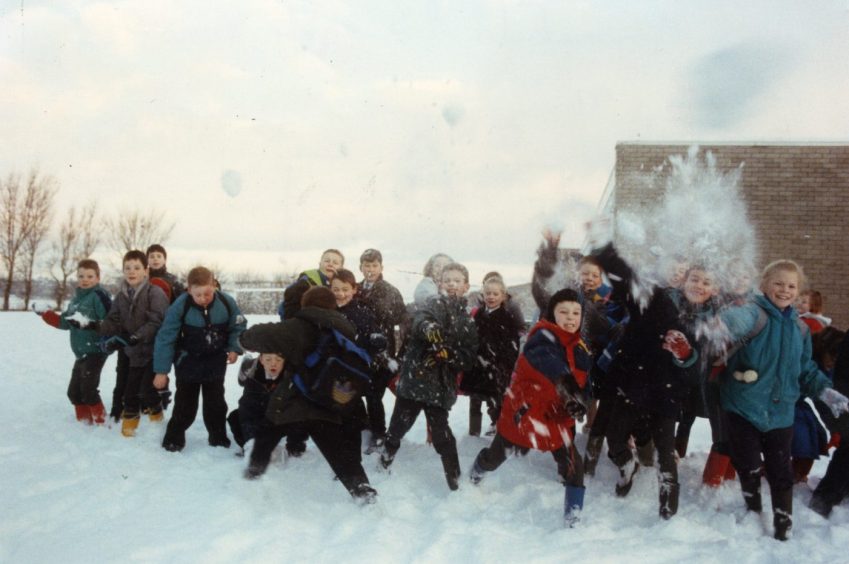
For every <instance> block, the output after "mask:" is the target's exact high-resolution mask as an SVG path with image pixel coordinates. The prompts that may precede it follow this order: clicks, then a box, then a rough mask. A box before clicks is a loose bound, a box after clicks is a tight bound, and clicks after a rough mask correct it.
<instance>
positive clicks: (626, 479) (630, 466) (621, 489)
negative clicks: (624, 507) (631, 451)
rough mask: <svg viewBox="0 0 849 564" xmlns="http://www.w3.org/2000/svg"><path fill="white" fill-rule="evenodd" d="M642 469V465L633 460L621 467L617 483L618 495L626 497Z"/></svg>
mask: <svg viewBox="0 0 849 564" xmlns="http://www.w3.org/2000/svg"><path fill="white" fill-rule="evenodd" d="M639 469H640V463H639V462H637V461H636V460H635V459H633V458H631V459H630V460H629V461H628V462H626V463H625V464H624V465H622V466H620V467H619V480H617V481H616V495H617V496H619V497H625V496H626V495H628V492H630V491H631V486H633V485H634V475H635V474H636V473H637V470H639Z"/></svg>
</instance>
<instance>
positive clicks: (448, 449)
mask: <svg viewBox="0 0 849 564" xmlns="http://www.w3.org/2000/svg"><path fill="white" fill-rule="evenodd" d="M424 412H425V417H426V418H427V422H428V423H429V424H430V431H431V437H432V438H433V448H434V449H435V450H436V452H437V453H439V456H440V458H442V468H443V470H445V480H446V481H447V482H448V487H449V488H451V489H452V490H456V489H457V481H458V480H459V478H460V459H459V457H458V455H457V441H456V439H454V433H452V432H451V427H450V426H449V425H448V410H447V409H442V408H441V407H435V406H432V405H428V406H425V408H424Z"/></svg>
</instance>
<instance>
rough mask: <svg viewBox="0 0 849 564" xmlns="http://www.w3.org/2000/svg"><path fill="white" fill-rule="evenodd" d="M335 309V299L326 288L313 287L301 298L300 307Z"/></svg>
mask: <svg viewBox="0 0 849 564" xmlns="http://www.w3.org/2000/svg"><path fill="white" fill-rule="evenodd" d="M311 306H312V307H320V308H322V309H336V298H335V297H334V296H333V292H331V291H330V288H328V287H327V286H313V287H312V288H310V289H309V290H307V291H306V292H304V295H303V296H302V297H301V307H302V308H303V307H311Z"/></svg>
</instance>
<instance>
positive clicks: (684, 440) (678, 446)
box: [675, 435, 690, 458]
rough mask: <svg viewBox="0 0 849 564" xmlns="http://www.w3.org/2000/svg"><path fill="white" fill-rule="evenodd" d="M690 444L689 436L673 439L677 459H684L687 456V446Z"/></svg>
mask: <svg viewBox="0 0 849 564" xmlns="http://www.w3.org/2000/svg"><path fill="white" fill-rule="evenodd" d="M689 442H690V435H687V436H686V437H684V436H682V437H675V452H677V453H678V458H685V457H686V456H687V445H688V444H689Z"/></svg>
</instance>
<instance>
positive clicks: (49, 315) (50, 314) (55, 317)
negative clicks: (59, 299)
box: [41, 309, 62, 329]
mask: <svg viewBox="0 0 849 564" xmlns="http://www.w3.org/2000/svg"><path fill="white" fill-rule="evenodd" d="M41 319H43V320H44V322H45V323H47V324H48V325H50V326H51V327H56V328H57V329H58V328H59V323H60V322H61V320H62V318H61V317H59V314H58V313H56V312H55V311H53V310H52V309H48V310H47V311H45V312H44V313H42V314H41Z"/></svg>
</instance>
